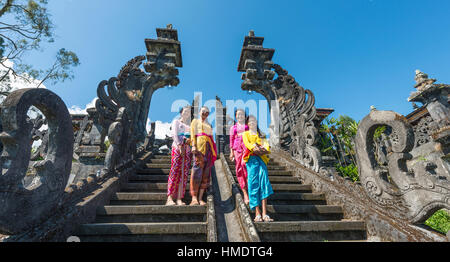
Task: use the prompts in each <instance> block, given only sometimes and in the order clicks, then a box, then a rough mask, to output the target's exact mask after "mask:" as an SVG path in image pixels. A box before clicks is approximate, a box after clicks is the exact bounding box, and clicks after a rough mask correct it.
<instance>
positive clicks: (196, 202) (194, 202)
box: [189, 199, 198, 206]
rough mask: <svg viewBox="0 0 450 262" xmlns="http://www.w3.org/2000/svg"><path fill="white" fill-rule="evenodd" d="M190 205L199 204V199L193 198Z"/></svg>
mask: <svg viewBox="0 0 450 262" xmlns="http://www.w3.org/2000/svg"><path fill="white" fill-rule="evenodd" d="M189 205H190V206H196V205H198V201H197V200H194V199H193V200H192V201H191V203H190V204H189Z"/></svg>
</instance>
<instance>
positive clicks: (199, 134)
mask: <svg viewBox="0 0 450 262" xmlns="http://www.w3.org/2000/svg"><path fill="white" fill-rule="evenodd" d="M208 115H209V109H208V108H207V107H202V109H201V110H200V118H198V119H194V120H192V123H191V136H192V139H191V141H192V152H193V154H194V165H193V167H192V173H191V182H190V192H191V195H192V202H191V204H190V205H198V204H200V205H202V206H203V205H206V202H205V201H203V193H204V192H205V190H206V189H208V187H209V181H210V179H211V168H212V166H213V165H214V161H216V159H217V151H216V143H214V139H213V137H212V134H213V130H212V127H211V125H210V124H209V123H208V121H207V120H206V119H207V118H208Z"/></svg>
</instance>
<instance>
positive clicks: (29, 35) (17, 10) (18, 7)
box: [0, 0, 80, 91]
mask: <svg viewBox="0 0 450 262" xmlns="http://www.w3.org/2000/svg"><path fill="white" fill-rule="evenodd" d="M46 6H47V0H0V18H1V21H0V57H1V58H0V65H1V66H2V67H3V68H4V70H3V71H2V72H0V82H5V81H6V82H7V81H11V79H10V77H9V76H10V75H11V74H10V73H12V75H13V76H14V77H18V78H22V79H23V80H25V81H27V82H28V83H30V80H29V79H30V78H33V79H42V80H41V81H40V83H39V84H38V85H37V86H36V87H39V86H40V85H41V84H42V83H43V82H44V81H47V80H53V83H55V82H58V81H64V80H66V79H69V80H70V79H72V78H73V72H72V68H73V67H74V66H77V65H79V63H80V62H79V59H78V57H77V55H76V54H75V53H74V52H72V51H68V50H66V49H64V48H61V49H60V50H59V51H58V53H57V54H56V57H55V62H54V63H53V65H52V66H51V67H50V68H48V69H35V68H34V67H33V66H32V65H30V64H26V63H24V62H23V61H22V58H23V55H24V54H25V53H26V52H29V51H33V50H40V49H41V44H42V43H44V42H47V43H52V42H54V26H53V24H52V21H51V20H50V14H49V12H48V10H47V8H46ZM7 61H10V62H12V63H13V65H14V68H13V66H11V64H8V63H7ZM5 86H7V85H5V84H4V83H3V85H2V87H5ZM2 91H9V90H2Z"/></svg>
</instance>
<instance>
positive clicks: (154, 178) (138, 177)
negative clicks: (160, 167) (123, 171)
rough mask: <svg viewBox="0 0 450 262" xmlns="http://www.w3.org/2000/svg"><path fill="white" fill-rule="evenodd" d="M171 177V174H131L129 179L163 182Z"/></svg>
mask: <svg viewBox="0 0 450 262" xmlns="http://www.w3.org/2000/svg"><path fill="white" fill-rule="evenodd" d="M168 179H169V175H131V176H130V178H129V179H128V181H153V182H163V181H166V182H167V180H168ZM188 179H189V178H188Z"/></svg>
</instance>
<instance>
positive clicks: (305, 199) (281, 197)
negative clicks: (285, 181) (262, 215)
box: [267, 192, 327, 205]
mask: <svg viewBox="0 0 450 262" xmlns="http://www.w3.org/2000/svg"><path fill="white" fill-rule="evenodd" d="M326 202H327V201H326V198H325V194H322V193H290V192H276V193H275V194H272V195H270V196H269V198H268V200H267V203H268V204H271V205H326Z"/></svg>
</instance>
